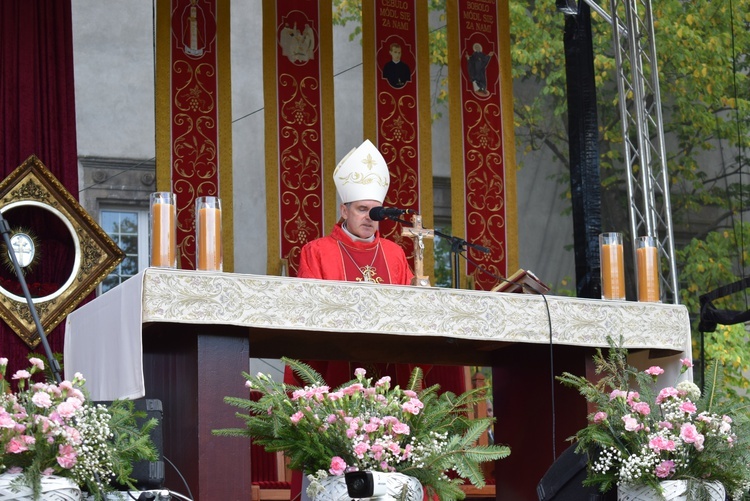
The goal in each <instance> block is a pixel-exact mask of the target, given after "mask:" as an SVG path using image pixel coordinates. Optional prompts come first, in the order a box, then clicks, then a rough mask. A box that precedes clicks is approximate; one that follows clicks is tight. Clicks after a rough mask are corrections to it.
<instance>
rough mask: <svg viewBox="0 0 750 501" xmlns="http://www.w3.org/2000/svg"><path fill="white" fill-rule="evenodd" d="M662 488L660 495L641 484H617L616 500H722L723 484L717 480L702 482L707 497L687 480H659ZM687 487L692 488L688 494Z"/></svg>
mask: <svg viewBox="0 0 750 501" xmlns="http://www.w3.org/2000/svg"><path fill="white" fill-rule="evenodd" d="M659 485H660V486H661V488H662V496H663V497H662V496H659V493H658V492H656V491H654V489H653V488H652V487H649V486H647V485H643V484H630V485H618V486H617V499H618V501H654V500H666V501H686V500H687V499H701V500H704V499H705V500H708V501H724V486H723V485H722V484H721V483H719V482H702V485H703V486H705V488H706V489H705V493H706V494H707V496H708V497H706V498H704V497H701V496H700V494H701V493H700V490H699V489H698V487H697V485H695V483H693V485H689V484H688V481H687V480H665V481H663V482H659ZM688 488H691V489H692V492H691V493H690V496H688Z"/></svg>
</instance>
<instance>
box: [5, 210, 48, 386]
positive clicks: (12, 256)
mask: <svg viewBox="0 0 750 501" xmlns="http://www.w3.org/2000/svg"><path fill="white" fill-rule="evenodd" d="M0 233H2V234H3V241H4V242H5V247H6V248H7V249H8V254H9V255H10V260H11V262H12V263H13V268H14V269H15V271H16V277H17V278H18V282H19V283H20V284H21V290H23V295H24V297H25V298H26V303H27V304H28V305H29V311H30V312H31V317H32V318H33V319H34V324H35V325H36V331H37V333H38V334H39V339H41V341H42V346H44V353H45V355H46V356H47V361H48V362H49V367H50V370H51V371H52V376H53V377H54V378H55V382H56V383H57V384H60V383H61V382H62V377H61V375H60V364H58V362H57V360H56V359H55V357H54V355H53V354H52V349H51V348H50V347H49V343H48V342H47V335H46V334H45V333H44V328H43V327H42V322H41V321H40V320H39V314H38V313H37V311H36V306H34V301H33V300H32V299H31V293H30V292H29V287H28V285H26V278H25V277H24V276H23V271H21V266H20V265H19V264H18V259H17V258H16V251H15V250H13V247H12V246H11V244H10V225H9V224H8V221H7V220H6V219H5V218H4V217H3V215H2V213H0Z"/></svg>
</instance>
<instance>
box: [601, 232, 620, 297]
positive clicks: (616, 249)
mask: <svg viewBox="0 0 750 501" xmlns="http://www.w3.org/2000/svg"><path fill="white" fill-rule="evenodd" d="M599 256H600V257H601V270H602V299H620V300H624V299H625V258H624V254H623V248H622V233H617V232H610V233H602V234H600V235H599Z"/></svg>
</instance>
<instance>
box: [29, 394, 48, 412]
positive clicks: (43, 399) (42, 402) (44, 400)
mask: <svg viewBox="0 0 750 501" xmlns="http://www.w3.org/2000/svg"><path fill="white" fill-rule="evenodd" d="M31 401H32V402H34V405H36V406H37V407H41V408H42V409H49V408H50V407H52V399H51V398H50V396H49V394H47V393H43V392H36V393H34V396H33V397H31Z"/></svg>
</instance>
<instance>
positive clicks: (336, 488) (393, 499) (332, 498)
mask: <svg viewBox="0 0 750 501" xmlns="http://www.w3.org/2000/svg"><path fill="white" fill-rule="evenodd" d="M380 475H384V476H385V477H386V486H387V490H386V495H385V496H380V497H377V498H363V499H377V501H397V500H401V499H404V500H406V501H422V500H423V499H424V492H423V490H422V484H420V483H419V480H417V479H416V478H414V477H410V476H408V475H404V474H403V473H380ZM320 483H321V484H322V486H323V491H322V492H319V493H311V492H309V491H308V492H309V494H310V499H311V500H312V501H351V499H352V498H351V497H349V493H348V491H347V489H346V481H345V480H344V476H343V475H340V476H337V477H333V476H331V477H326V478H324V479H323V480H321V481H320ZM404 490H406V497H402V495H403V493H404Z"/></svg>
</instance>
